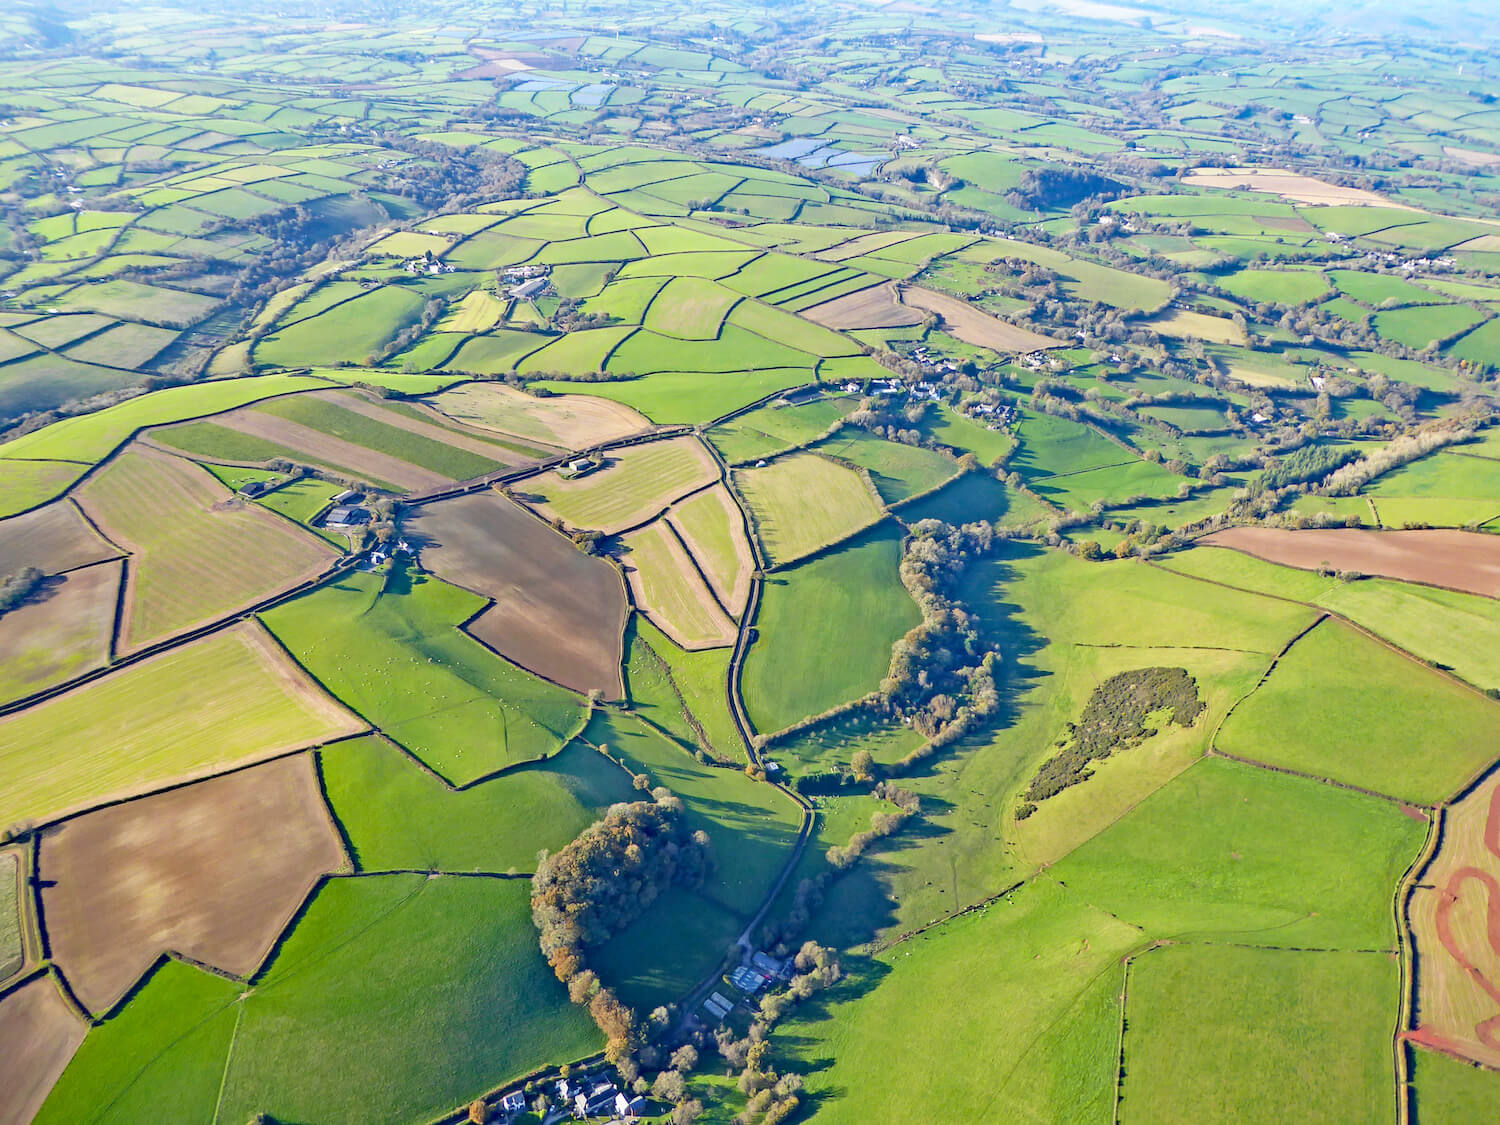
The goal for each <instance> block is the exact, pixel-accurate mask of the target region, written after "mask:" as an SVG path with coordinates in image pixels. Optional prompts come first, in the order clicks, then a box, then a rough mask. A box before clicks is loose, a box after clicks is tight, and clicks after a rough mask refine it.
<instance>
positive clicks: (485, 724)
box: [264, 570, 584, 785]
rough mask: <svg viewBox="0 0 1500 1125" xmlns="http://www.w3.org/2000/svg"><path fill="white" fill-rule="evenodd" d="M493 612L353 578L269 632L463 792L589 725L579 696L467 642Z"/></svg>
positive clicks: (286, 610)
mask: <svg viewBox="0 0 1500 1125" xmlns="http://www.w3.org/2000/svg"><path fill="white" fill-rule="evenodd" d="M484 604H485V603H484V600H483V599H482V598H480V597H479V596H478V595H475V594H471V593H469V592H467V591H465V590H460V589H459V588H458V587H456V586H450V585H448V584H447V583H445V582H441V581H439V580H437V579H435V578H430V577H425V576H420V575H418V576H413V575H411V574H409V573H407V572H406V571H404V570H393V571H391V572H390V573H389V574H360V573H356V574H351V575H349V576H347V577H345V578H342V579H340V580H339V581H337V582H335V583H333V584H332V585H329V586H325V587H323V588H322V589H319V590H316V591H314V592H312V593H310V594H304V595H303V596H302V597H300V598H297V599H296V600H294V601H291V602H287V603H285V604H284V605H280V606H277V607H276V608H275V609H272V610H269V611H267V612H266V613H265V615H264V621H265V623H266V626H267V628H269V629H270V630H271V631H272V632H273V633H275V634H276V637H277V639H279V640H280V641H281V643H282V644H284V645H286V647H287V648H288V649H289V650H290V651H291V653H292V654H293V655H294V656H295V657H296V658H297V660H298V661H299V662H300V663H301V664H302V665H303V666H304V667H306V668H307V669H308V670H309V671H310V672H312V674H313V675H314V676H316V677H317V678H318V681H319V682H320V683H322V684H323V685H324V686H325V687H327V688H328V690H329V691H331V692H332V693H333V694H334V695H336V696H338V697H339V698H340V699H341V700H343V701H344V702H345V703H347V704H348V705H349V706H350V707H351V708H353V709H354V710H355V711H357V712H358V713H359V714H361V715H363V716H365V717H366V718H367V719H368V720H369V721H370V722H371V723H372V724H373V725H374V726H376V727H377V728H379V729H380V730H382V731H384V732H385V733H386V734H387V735H389V736H390V737H391V738H393V739H395V740H396V741H398V742H399V743H401V745H403V746H405V747H406V748H407V749H408V750H410V751H411V752H412V753H413V754H415V755H417V756H418V757H419V758H421V759H422V761H423V762H425V763H426V764H427V765H428V766H430V767H431V768H432V769H434V770H436V771H437V772H438V773H440V774H441V775H443V777H445V778H446V779H447V780H448V781H449V782H451V783H453V784H456V785H462V784H465V783H467V782H471V781H474V780H476V779H478V778H481V777H484V776H486V775H488V774H491V773H494V772H495V771H496V770H500V769H504V768H505V767H507V766H514V765H518V764H520V763H522V762H528V761H532V760H534V759H538V758H545V757H548V756H550V755H551V754H554V753H556V752H557V751H558V750H560V749H561V748H562V746H563V744H564V743H566V742H567V741H568V739H569V738H571V737H572V735H573V734H574V733H575V732H576V731H577V729H578V728H579V726H580V725H581V724H582V722H583V716H584V708H583V705H582V703H581V701H580V700H579V699H578V698H577V697H576V696H574V695H573V694H572V693H570V692H567V691H564V690H563V689H562V688H559V687H554V686H553V685H551V684H549V683H547V682H546V681H544V680H539V679H537V678H536V677H535V676H533V675H531V674H530V673H529V672H525V671H523V670H522V669H520V668H518V667H516V666H515V665H513V664H511V663H509V662H508V661H506V660H503V659H501V658H500V657H499V656H496V655H495V654H494V653H492V652H490V651H489V650H488V649H486V648H485V647H484V646H482V645H481V644H479V642H477V641H475V640H473V639H472V638H470V637H469V636H467V635H466V634H464V633H462V632H460V631H459V629H458V625H459V624H460V623H461V622H463V621H466V620H468V619H469V618H470V617H472V616H473V615H474V614H475V613H477V612H479V610H480V609H482V608H483V607H484ZM398 671H399V673H400V675H399V678H397V677H396V676H395V673H396V672H398Z"/></svg>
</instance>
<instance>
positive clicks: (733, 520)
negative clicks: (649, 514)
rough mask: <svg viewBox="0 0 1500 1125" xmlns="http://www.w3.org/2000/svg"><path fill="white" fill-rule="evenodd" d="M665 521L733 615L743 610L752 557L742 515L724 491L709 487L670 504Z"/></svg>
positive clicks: (747, 592) (752, 565) (753, 561)
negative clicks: (679, 536)
mask: <svg viewBox="0 0 1500 1125" xmlns="http://www.w3.org/2000/svg"><path fill="white" fill-rule="evenodd" d="M667 518H668V519H669V520H670V521H671V523H672V526H673V527H674V528H676V530H677V533H678V534H679V535H681V536H682V539H683V542H684V543H686V544H687V547H688V549H689V550H690V551H691V552H692V553H693V558H694V559H695V560H697V563H698V565H699V566H700V567H702V568H703V573H704V574H705V575H706V576H707V577H708V581H709V583H710V584H711V585H712V586H713V588H714V592H715V593H716V594H718V596H719V600H720V601H721V602H722V603H723V604H724V606H725V608H726V609H728V610H729V611H730V612H731V613H733V614H736V615H737V614H739V613H740V611H741V610H743V609H744V606H745V599H746V597H747V596H748V595H749V592H750V572H751V571H752V570H753V569H754V564H755V560H754V556H753V555H752V553H751V550H750V542H749V540H748V539H747V538H746V535H745V526H744V516H743V514H742V513H741V512H740V509H739V506H738V505H737V504H736V503H735V502H734V498H733V497H732V496H730V494H729V491H728V490H727V489H724V488H711V489H708V490H706V491H704V492H700V493H698V494H697V495H696V496H690V497H688V498H687V499H686V500H684V501H683V502H682V503H680V504H677V505H674V506H673V508H672V510H671V512H669V513H668V516H667Z"/></svg>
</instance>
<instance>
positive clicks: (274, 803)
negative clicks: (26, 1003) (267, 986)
mask: <svg viewBox="0 0 1500 1125" xmlns="http://www.w3.org/2000/svg"><path fill="white" fill-rule="evenodd" d="M344 862H345V856H344V851H343V846H342V843H341V842H340V839H339V835H338V833H337V831H336V830H335V829H334V827H333V823H332V821H331V820H330V818H329V814H328V811H327V809H326V808H325V807H324V804H323V797H322V792H321V790H320V788H319V785H318V778H317V772H316V769H315V768H314V765H313V760H312V755H311V754H297V755H294V756H292V757H288V758H280V759H277V760H276V761H272V762H267V763H265V764H264V765H260V766H254V767H252V768H250V769H246V770H240V771H239V772H237V773H232V774H225V775H223V776H220V777H215V778H210V779H209V780H207V781H200V782H197V783H196V784H193V785H187V786H184V787H182V788H180V789H174V790H171V791H169V792H166V793H158V794H156V795H155V796H151V797H143V798H141V799H140V800H136V801H130V802H127V803H125V804H122V805H115V806H112V807H110V808H105V809H100V810H98V811H97V812H92V813H87V814H85V815H83V816H80V817H78V818H76V819H74V820H70V821H65V822H64V823H63V824H61V825H58V826H57V827H56V828H53V829H49V830H48V831H47V832H46V833H45V834H44V835H43V836H42V839H41V843H40V850H39V852H38V857H37V872H38V875H39V877H40V878H41V879H42V880H43V887H42V919H43V923H44V924H45V926H46V930H47V935H48V940H49V942H50V946H51V953H52V957H53V960H54V961H55V962H56V963H57V965H58V967H59V968H60V969H61V970H62V972H63V974H64V976H66V977H67V980H68V983H69V985H70V986H71V987H72V989H73V993H74V995H76V996H77V997H78V999H79V1001H80V1002H82V1003H83V1004H84V1005H85V1006H86V1007H87V1008H88V1009H89V1010H90V1011H92V1012H95V1013H99V1012H104V1011H107V1010H108V1009H109V1008H111V1007H113V1006H114V1005H115V1004H117V1003H118V1002H119V1001H120V999H121V998H122V997H123V996H124V995H125V993H126V992H128V991H129V990H130V988H131V986H132V985H134V984H135V983H136V981H138V980H139V979H140V978H141V976H142V975H143V974H144V973H145V972H146V970H147V969H149V968H150V967H151V965H152V964H153V963H154V962H155V961H156V959H157V958H158V957H160V956H161V955H162V954H163V953H166V952H168V951H169V950H170V951H175V952H177V953H181V954H182V955H184V956H186V957H189V958H192V959H193V960H196V961H201V962H203V963H204V964H208V965H212V966H214V967H215V968H218V969H222V970H224V971H225V972H228V973H233V974H234V975H236V976H241V977H248V976H249V975H250V974H251V973H252V972H254V971H255V969H256V967H257V966H258V965H259V964H260V963H261V961H262V960H264V958H265V956H266V954H267V953H268V952H269V951H270V948H271V944H272V942H274V941H275V940H276V937H277V935H279V934H280V933H281V931H282V930H283V929H284V928H285V927H286V925H287V923H288V922H289V921H291V918H292V915H293V914H294V913H296V911H297V909H298V907H300V906H301V905H302V902H303V900H305V899H306V898H307V896H308V894H309V893H310V892H311V890H312V888H313V886H314V884H315V883H316V882H317V880H318V877H319V876H320V875H322V874H324V873H325V872H329V871H333V870H335V869H336V868H338V867H339V866H340V865H342V864H343V863H344Z"/></svg>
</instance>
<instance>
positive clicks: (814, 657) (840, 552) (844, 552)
mask: <svg viewBox="0 0 1500 1125" xmlns="http://www.w3.org/2000/svg"><path fill="white" fill-rule="evenodd" d="M900 562H901V531H900V529H899V528H898V527H896V526H895V525H893V524H889V523H887V524H882V525H880V526H879V527H877V528H874V529H872V530H871V531H869V532H868V533H866V534H864V535H861V536H860V537H858V538H857V539H854V540H851V541H850V542H849V543H846V544H844V545H842V546H840V547H839V548H837V549H836V550H833V551H830V552H828V553H827V554H825V555H821V556H819V557H818V558H816V559H813V560H812V561H810V562H806V563H802V564H801V565H799V566H797V567H793V568H790V569H788V570H786V571H783V572H779V573H777V574H773V575H771V576H770V577H769V578H768V579H767V580H766V583H765V586H764V588H763V590H762V593H761V602H760V609H759V612H758V614H757V615H756V620H755V629H756V632H757V639H756V641H755V643H754V644H753V645H752V646H751V648H750V653H749V655H748V656H747V657H746V658H745V666H744V673H743V678H742V680H741V685H740V690H741V692H742V693H743V695H744V698H745V706H746V708H747V710H748V711H749V713H750V720H751V722H753V723H754V724H755V727H756V729H757V730H759V731H761V732H763V733H769V732H771V731H777V730H781V729H782V728H784V727H788V726H790V725H791V724H792V723H795V722H797V721H799V720H801V719H804V718H806V717H807V716H809V715H816V714H818V713H820V712H822V711H825V710H827V709H828V708H830V707H834V706H837V705H838V704H840V703H845V702H847V701H849V700H851V699H855V698H858V697H859V696H861V695H864V694H866V693H867V692H872V691H874V690H876V689H877V688H878V687H879V686H880V681H881V679H882V678H883V677H884V676H885V673H886V671H887V670H888V669H889V667H890V659H891V645H892V644H893V643H894V642H895V641H896V640H897V639H898V638H899V637H901V636H902V635H903V634H904V633H905V632H906V631H907V630H908V629H910V628H912V627H914V626H915V625H917V624H919V623H920V621H921V619H922V618H921V613H920V612H919V611H918V609H917V607H916V604H915V603H914V602H912V600H911V598H910V597H909V596H908V595H907V594H906V591H905V589H904V588H903V587H902V586H901V581H900V578H899V576H898V573H897V568H898V567H899V566H900Z"/></svg>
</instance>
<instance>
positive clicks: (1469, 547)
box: [1198, 527, 1500, 598]
mask: <svg viewBox="0 0 1500 1125" xmlns="http://www.w3.org/2000/svg"><path fill="white" fill-rule="evenodd" d="M1198 542H1200V543H1202V544H1204V545H1206V546H1211V547H1230V548H1232V549H1234V550H1236V551H1243V552H1244V553H1245V554H1247V555H1254V556H1255V557H1256V558H1260V559H1265V560H1266V561H1268V562H1274V563H1280V564H1282V565H1283V566H1295V567H1299V568H1301V569H1303V570H1315V569H1317V568H1318V567H1320V566H1325V565H1326V566H1331V567H1332V568H1333V569H1335V570H1346V571H1358V572H1359V573H1360V574H1376V575H1380V576H1382V577H1385V578H1399V579H1401V580H1403V581H1406V582H1422V583H1425V584H1427V585H1429V586H1444V587H1447V588H1448V589H1450V590H1463V591H1465V592H1467V593H1470V594H1482V595H1484V596H1485V597H1490V598H1493V597H1500V536H1494V535H1484V534H1482V533H1480V532H1474V531H1441V530H1432V531H1366V530H1363V529H1360V528H1352V527H1350V528H1342V527H1341V528H1324V529H1316V530H1308V531H1291V530H1287V529H1285V528H1279V527H1231V528H1228V529H1226V530H1224V531H1216V532H1214V533H1213V534H1212V535H1209V536H1205V537H1204V538H1203V539H1200V540H1199V541H1198Z"/></svg>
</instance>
